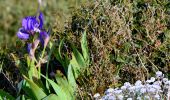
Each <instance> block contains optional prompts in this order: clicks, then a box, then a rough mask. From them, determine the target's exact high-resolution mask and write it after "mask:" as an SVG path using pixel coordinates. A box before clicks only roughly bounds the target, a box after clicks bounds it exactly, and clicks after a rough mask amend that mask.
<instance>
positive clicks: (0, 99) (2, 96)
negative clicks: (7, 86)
mask: <svg viewBox="0 0 170 100" xmlns="http://www.w3.org/2000/svg"><path fill="white" fill-rule="evenodd" d="M0 100H15V98H14V97H13V96H11V95H10V94H9V93H7V92H5V91H3V90H1V89H0Z"/></svg>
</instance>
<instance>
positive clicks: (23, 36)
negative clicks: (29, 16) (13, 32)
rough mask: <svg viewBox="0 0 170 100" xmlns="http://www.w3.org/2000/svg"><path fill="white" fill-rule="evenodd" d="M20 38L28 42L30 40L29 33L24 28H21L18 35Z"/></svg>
mask: <svg viewBox="0 0 170 100" xmlns="http://www.w3.org/2000/svg"><path fill="white" fill-rule="evenodd" d="M17 36H18V38H20V39H23V40H27V39H29V33H27V32H26V31H25V30H24V29H23V28H20V29H19V31H18V33H17Z"/></svg>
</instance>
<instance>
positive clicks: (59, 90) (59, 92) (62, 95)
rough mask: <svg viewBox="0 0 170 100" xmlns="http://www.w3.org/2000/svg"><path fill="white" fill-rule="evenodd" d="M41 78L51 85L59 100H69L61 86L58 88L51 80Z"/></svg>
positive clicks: (69, 96) (68, 95)
mask: <svg viewBox="0 0 170 100" xmlns="http://www.w3.org/2000/svg"><path fill="white" fill-rule="evenodd" d="M42 77H44V78H45V79H46V80H47V81H48V82H49V83H50V84H51V86H52V87H53V89H54V91H55V93H56V94H57V95H58V97H59V100H71V98H72V97H71V95H70V94H68V93H67V92H66V91H65V89H64V88H63V87H62V86H59V85H58V84H57V83H55V82H54V81H52V80H51V79H48V78H47V77H45V76H44V75H42Z"/></svg>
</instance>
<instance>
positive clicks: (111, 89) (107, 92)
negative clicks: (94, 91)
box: [105, 88, 114, 94]
mask: <svg viewBox="0 0 170 100" xmlns="http://www.w3.org/2000/svg"><path fill="white" fill-rule="evenodd" d="M113 91H114V89H113V88H109V89H107V90H106V92H105V94H109V93H112V92H113Z"/></svg>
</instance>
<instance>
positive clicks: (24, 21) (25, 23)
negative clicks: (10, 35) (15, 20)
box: [22, 18, 27, 29]
mask: <svg viewBox="0 0 170 100" xmlns="http://www.w3.org/2000/svg"><path fill="white" fill-rule="evenodd" d="M22 27H23V28H24V29H27V18H23V19H22Z"/></svg>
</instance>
